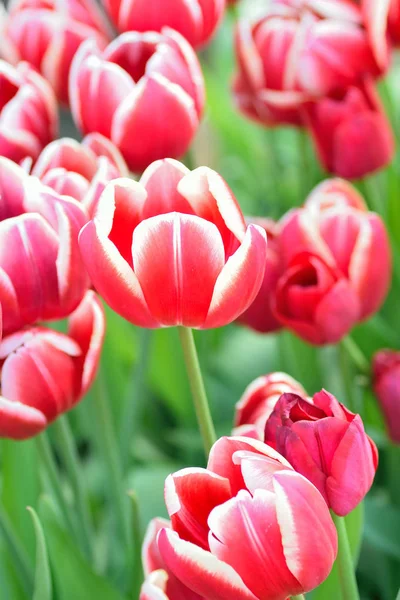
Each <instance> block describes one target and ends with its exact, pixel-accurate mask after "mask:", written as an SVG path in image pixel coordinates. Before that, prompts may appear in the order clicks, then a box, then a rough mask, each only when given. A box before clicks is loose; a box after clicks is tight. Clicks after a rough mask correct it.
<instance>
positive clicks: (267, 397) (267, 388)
mask: <svg viewBox="0 0 400 600" xmlns="http://www.w3.org/2000/svg"><path fill="white" fill-rule="evenodd" d="M285 393H292V394H298V395H302V396H305V395H306V392H305V391H304V389H303V387H302V386H301V385H300V383H298V382H297V381H296V380H295V379H293V378H292V377H290V376H289V375H286V373H270V374H269V375H262V376H261V377H257V379H255V380H254V381H252V382H251V384H250V385H249V386H248V387H247V388H246V389H245V391H244V394H243V396H242V397H241V399H240V400H239V402H238V403H237V404H236V407H235V426H236V427H238V428H241V427H243V426H245V425H249V424H252V425H255V426H256V429H257V432H258V438H259V439H264V429H265V423H266V422H267V419H268V417H269V416H270V415H271V413H272V411H273V410H274V407H275V404H276V403H277V402H278V400H279V398H280V397H281V396H282V394H285ZM242 435H243V434H242Z"/></svg>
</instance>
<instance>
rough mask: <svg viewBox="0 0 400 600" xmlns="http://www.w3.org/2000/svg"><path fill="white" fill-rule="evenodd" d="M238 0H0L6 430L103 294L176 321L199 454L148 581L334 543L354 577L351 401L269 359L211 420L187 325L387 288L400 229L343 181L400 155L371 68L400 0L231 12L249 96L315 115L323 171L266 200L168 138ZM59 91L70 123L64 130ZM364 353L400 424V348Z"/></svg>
mask: <svg viewBox="0 0 400 600" xmlns="http://www.w3.org/2000/svg"><path fill="white" fill-rule="evenodd" d="M228 4H230V5H231V6H230V7H229V8H228ZM237 4H238V3H237V2H225V0H188V1H186V0H146V1H142V0H103V1H102V6H99V5H98V4H97V3H96V2H95V1H94V0H12V1H11V2H9V5H8V6H7V8H4V10H2V11H1V12H0V34H1V39H0V59H1V60H0V305H1V314H2V339H1V342H0V359H1V397H0V436H1V437H3V438H9V439H12V440H25V439H28V438H32V437H34V436H38V435H39V434H42V432H43V431H44V430H45V429H46V428H47V427H48V426H49V425H50V424H51V423H52V422H53V421H55V420H56V419H57V418H59V417H61V416H62V415H63V414H64V413H66V412H67V411H69V410H71V409H72V408H73V407H74V406H75V405H76V404H77V403H78V402H79V401H80V400H81V399H82V398H83V397H84V396H85V394H86V392H87V391H88V390H89V388H90V387H91V384H92V383H93V380H94V378H95V376H96V373H97V371H98V367H99V361H100V354H101V350H102V345H103V340H104V335H105V328H106V319H105V313H104V308H103V304H102V300H101V299H103V300H104V301H105V302H106V303H107V305H108V306H109V307H110V308H111V309H113V310H114V311H115V312H116V313H118V314H119V315H120V316H121V317H122V318H123V319H125V320H126V321H127V322H129V323H131V324H133V325H134V326H138V327H142V328H147V329H155V328H162V327H178V329H179V335H180V339H181V342H182V347H183V353H184V358H185V363H186V366H187V371H188V376H189V379H190V384H191V390H192V395H193V401H194V407H195V411H196V414H197V419H198V424H199V429H200V432H201V435H202V438H203V442H204V447H205V450H206V459H207V467H206V468H200V467H197V466H196V467H187V468H184V469H182V470H179V471H177V472H175V473H172V474H171V475H169V477H168V478H167V479H166V481H165V504H166V508H167V512H168V514H169V516H170V520H169V521H167V520H165V519H161V518H155V519H154V520H153V521H152V522H151V523H150V524H149V526H148V530H147V533H146V536H145V539H144V543H143V548H142V562H143V568H144V572H145V581H144V583H143V585H142V587H141V591H140V600H287V599H288V598H290V597H292V598H301V597H302V594H304V593H308V592H310V591H311V590H313V589H314V588H316V587H317V586H319V585H320V584H321V583H322V582H323V581H324V580H325V579H326V578H327V577H328V575H329V573H330V572H331V569H332V566H333V564H334V562H335V561H336V560H337V561H338V565H339V572H340V582H341V593H342V599H343V600H355V599H357V598H359V596H358V591H357V584H356V579H355V574H354V567H353V564H352V559H351V555H350V551H349V545H348V539H347V533H346V524H345V521H344V520H343V517H345V516H347V515H349V514H350V513H351V512H352V511H353V510H354V509H355V508H356V507H357V506H358V505H359V504H360V503H361V502H362V501H363V499H364V497H365V495H366V494H367V492H368V491H369V490H370V488H371V486H372V483H373V480H374V476H375V472H376V469H377V466H378V453H377V448H376V446H375V444H374V442H373V441H372V439H371V438H370V437H369V436H368V435H367V433H366V432H365V429H364V424H363V421H362V419H361V416H360V415H359V414H356V413H354V412H352V411H351V410H350V409H349V407H346V399H343V398H339V399H337V398H336V397H335V396H333V395H332V394H331V393H330V392H329V391H326V390H321V391H319V392H317V393H314V394H313V395H312V396H309V395H308V393H307V392H306V391H305V390H304V388H303V387H302V385H301V383H299V382H297V381H295V380H294V379H292V378H291V377H289V376H288V375H286V374H285V373H280V372H279V373H271V374H268V375H263V376H261V377H259V378H258V379H256V380H255V381H254V382H253V383H251V384H250V386H249V387H248V388H247V390H246V391H245V393H244V395H243V397H242V398H241V400H240V401H239V402H238V404H237V405H236V412H235V418H234V429H233V431H232V432H228V431H227V432H225V433H226V434H228V436H227V437H221V438H219V439H217V437H216V435H215V431H214V427H213V423H212V419H211V414H210V410H209V407H208V402H207V398H206V394H205V389H204V384H203V381H202V377H201V371H200V365H199V361H198V358H197V354H196V349H195V344H194V339H193V334H192V329H193V328H194V329H211V328H218V327H223V326H226V325H228V324H230V323H232V322H235V321H236V322H237V323H238V325H241V326H246V327H248V328H250V329H252V330H254V331H257V332H259V333H261V334H269V333H272V332H276V331H278V330H280V329H283V328H286V329H288V330H290V331H291V332H292V333H294V334H295V335H297V336H298V337H300V338H302V339H303V340H304V341H306V342H308V343H310V344H313V345H316V346H322V345H327V344H337V343H339V342H341V340H343V339H345V338H346V336H347V335H348V334H349V332H350V331H351V330H352V329H353V327H354V326H355V325H357V324H358V323H360V322H362V321H364V320H366V319H368V318H370V317H371V316H373V315H374V314H376V313H377V312H378V311H379V310H380V309H381V307H382V305H383V303H384V301H385V299H386V297H387V294H388V291H389V288H390V284H391V281H392V250H393V248H392V240H391V237H390V235H389V232H388V231H387V229H386V225H385V222H384V220H383V219H382V218H381V216H379V215H378V214H377V213H375V212H372V211H370V210H369V208H368V206H367V203H366V201H365V200H364V198H363V196H362V195H361V194H360V193H359V191H358V189H357V188H356V187H354V185H353V184H351V183H349V182H348V181H347V180H348V179H359V178H362V177H364V176H365V175H368V174H370V173H373V172H375V171H377V170H379V169H381V168H383V167H385V166H387V165H388V164H389V163H390V162H391V161H392V159H393V157H394V152H395V143H394V133H393V131H392V129H391V125H390V122H389V119H388V117H387V116H386V114H385V109H384V107H383V104H382V103H381V101H380V99H379V95H378V91H377V80H378V79H379V78H382V77H383V76H384V75H385V74H386V73H387V71H388V69H389V67H390V63H391V58H392V55H393V52H392V50H393V49H394V47H395V46H396V44H398V43H400V2H398V1H397V0H360V1H359V2H358V1H356V0H271V1H270V2H266V3H265V4H266V6H265V7H264V9H263V14H262V15H261V17H260V18H258V20H256V21H250V20H249V19H239V20H238V21H237V23H236V27H235V40H234V45H235V53H236V62H237V69H236V74H235V76H234V78H233V82H232V97H233V100H234V102H235V104H236V106H237V108H238V110H240V111H241V113H242V114H244V115H246V116H247V117H249V118H251V119H253V120H255V121H256V122H257V123H259V124H262V125H264V126H267V127H275V126H278V125H290V126H293V127H300V128H301V127H303V128H306V129H307V130H308V132H309V133H310V134H311V137H312V140H313V142H314V145H315V149H316V152H317V155H318V157H319V159H320V162H321V164H322V165H323V167H324V169H325V170H326V171H327V172H329V173H330V174H333V175H335V176H336V177H335V178H330V179H325V180H324V181H322V182H321V183H320V184H319V185H318V186H317V187H316V188H315V189H314V190H312V191H311V193H310V194H309V195H308V196H307V198H304V199H303V204H302V206H301V207H297V208H293V209H291V210H289V211H288V212H287V213H286V214H284V215H283V216H282V217H281V218H280V219H279V220H278V221H273V220H272V219H270V218H266V217H264V216H260V217H254V218H250V217H249V218H248V217H246V218H245V217H244V215H243V213H242V210H241V208H240V205H239V202H238V200H239V201H240V199H238V200H236V198H235V196H234V194H233V192H232V191H231V189H230V187H229V185H228V183H227V182H226V181H225V180H224V178H223V177H222V176H221V175H220V174H219V173H217V172H216V171H215V170H213V169H212V168H210V167H208V166H198V167H195V168H192V167H193V165H191V168H188V167H187V166H185V164H184V163H183V162H179V161H178V159H182V157H184V155H185V153H186V152H187V151H188V150H189V148H190V145H191V143H192V141H193V139H194V136H195V135H196V133H197V131H198V128H199V125H200V123H201V120H202V117H203V113H204V109H205V106H206V98H205V83H204V79H203V74H202V68H201V63H200V60H199V57H198V55H197V54H196V52H197V51H198V49H199V48H204V47H205V46H206V45H207V44H209V43H210V40H211V38H212V36H213V35H214V34H215V33H216V31H217V29H218V27H219V25H220V24H221V22H222V19H223V18H224V15H225V14H226V13H227V11H230V10H231V11H232V13H233V12H234V11H235V14H236V11H237V9H238V6H237ZM58 103H60V104H61V105H63V106H64V108H67V109H68V108H69V109H70V112H71V114H72V118H73V120H74V122H75V124H76V126H77V128H78V129H79V131H80V132H81V133H82V136H83V139H82V140H81V141H76V140H75V139H71V138H59V139H57V135H58ZM183 160H185V159H183ZM131 173H134V174H135V176H133V175H131ZM136 175H137V176H136ZM395 250H397V251H398V248H396V249H395ZM395 259H396V256H394V260H395ZM64 318H67V319H68V326H67V330H65V331H64V332H61V331H60V328H59V327H58V326H57V325H53V323H52V322H55V321H59V320H61V319H64ZM368 370H369V366H368ZM370 370H371V372H372V381H373V387H374V390H375V393H376V396H377V398H378V399H379V401H380V406H381V408H382V411H383V414H384V417H385V419H386V422H387V429H388V433H389V436H390V438H391V440H392V441H393V442H395V443H400V353H399V352H396V351H394V350H385V349H382V350H380V351H379V352H377V354H376V355H375V357H374V360H373V365H372V368H371V369H370ZM339 400H341V401H339ZM137 401H140V399H137ZM352 408H353V407H352ZM122 493H123V490H121V494H122ZM139 583H141V582H139ZM137 587H140V586H137ZM37 598H39V597H38V596H37ZM50 598H51V596H49V597H47V598H42V597H41V598H39V600H50ZM327 600H329V599H328V598H327ZM332 600H333V599H332Z"/></svg>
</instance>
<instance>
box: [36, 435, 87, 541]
mask: <svg viewBox="0 0 400 600" xmlns="http://www.w3.org/2000/svg"><path fill="white" fill-rule="evenodd" d="M36 443H37V447H38V451H39V455H40V458H41V461H42V464H43V466H44V469H45V472H46V475H47V477H48V480H49V483H50V487H51V489H52V491H53V494H54V495H55V497H56V500H57V504H58V506H59V508H60V510H61V513H62V515H63V517H64V520H65V524H66V526H67V528H68V529H69V530H70V532H71V533H72V536H73V537H74V538H75V539H76V538H78V539H79V532H78V531H77V529H76V526H75V522H74V521H73V519H72V516H71V509H70V507H69V506H68V504H67V501H66V499H65V496H64V492H63V490H62V487H61V481H60V477H59V472H58V469H57V466H56V462H55V460H54V455H53V452H52V449H51V446H50V443H49V439H48V437H47V433H46V432H45V431H44V432H43V433H41V434H40V435H39V436H37V438H36Z"/></svg>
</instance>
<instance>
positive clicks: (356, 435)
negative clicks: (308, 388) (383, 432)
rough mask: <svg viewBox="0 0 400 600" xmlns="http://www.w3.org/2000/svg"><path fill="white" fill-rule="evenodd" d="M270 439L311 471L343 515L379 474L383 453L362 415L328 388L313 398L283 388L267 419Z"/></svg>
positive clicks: (297, 466) (309, 475) (267, 439)
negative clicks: (341, 402)
mask: <svg viewBox="0 0 400 600" xmlns="http://www.w3.org/2000/svg"><path fill="white" fill-rule="evenodd" d="M265 442H266V443H267V444H270V445H271V446H273V447H274V448H276V449H277V450H278V452H280V453H281V454H282V455H283V456H284V457H285V458H286V459H287V460H288V461H289V462H290V464H291V465H292V466H293V467H294V469H296V471H298V472H299V473H301V474H302V475H304V476H305V477H307V479H309V480H310V481H311V482H312V483H313V484H314V485H315V487H317V488H318V489H319V491H320V492H321V494H322V495H323V497H324V498H325V500H326V502H327V504H328V506H329V507H330V508H331V509H332V510H333V511H334V512H335V513H336V514H337V515H339V516H345V515H347V514H348V513H350V512H351V511H352V510H353V509H354V508H355V507H356V506H357V505H358V504H359V503H360V502H361V501H362V500H363V498H364V496H365V495H366V493H367V492H368V490H369V489H370V487H371V485H372V482H373V480H374V477H375V471H376V468H377V465H378V453H377V449H376V447H375V444H374V442H373V441H372V440H371V439H370V438H369V437H368V436H367V434H366V433H365V431H364V425H363V422H362V420H361V417H360V415H356V414H354V413H352V412H350V411H349V410H348V409H347V408H346V407H345V406H343V404H340V403H339V402H338V401H337V400H336V398H335V397H334V396H333V395H332V394H330V393H329V392H326V391H325V390H322V391H321V392H318V393H317V394H315V395H314V397H313V399H312V402H310V401H308V400H306V399H304V398H302V397H301V396H298V395H296V394H283V396H281V397H280V399H279V400H278V402H277V403H276V405H275V408H274V410H273V412H272V414H271V416H270V417H269V419H268V421H267V424H266V427H265Z"/></svg>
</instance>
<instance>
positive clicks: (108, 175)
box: [31, 133, 128, 216]
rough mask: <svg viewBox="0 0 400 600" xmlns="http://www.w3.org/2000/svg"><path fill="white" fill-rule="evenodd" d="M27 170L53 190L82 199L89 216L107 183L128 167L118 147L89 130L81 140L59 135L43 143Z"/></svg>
mask: <svg viewBox="0 0 400 600" xmlns="http://www.w3.org/2000/svg"><path fill="white" fill-rule="evenodd" d="M31 174H32V175H35V176H36V177H39V178H40V179H41V181H42V183H44V184H45V185H48V186H49V187H51V188H52V189H54V190H55V191H56V192H57V193H59V194H62V195H67V196H71V197H72V198H74V199H75V200H78V201H79V202H82V204H83V205H84V207H85V208H86V210H87V211H88V213H89V215H90V216H93V214H94V211H95V208H96V206H97V202H98V199H99V197H100V195H101V193H102V191H103V190H104V188H105V186H106V185H107V183H109V182H110V181H111V180H112V179H116V178H118V177H121V176H127V175H128V168H127V166H126V164H125V161H124V159H123V158H122V156H121V154H120V152H119V150H118V149H117V148H116V147H115V146H114V145H113V144H112V143H111V142H110V141H109V140H108V139H107V138H105V137H103V136H102V135H100V134H99V133H92V134H89V135H88V136H86V138H84V140H83V141H82V142H81V143H79V142H77V141H76V140H73V139H71V138H62V139H59V140H56V141H54V142H52V143H51V144H49V145H48V146H46V148H44V150H43V151H42V153H41V154H40V156H39V158H38V160H37V161H36V163H35V165H34V167H33V169H32V171H31Z"/></svg>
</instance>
